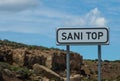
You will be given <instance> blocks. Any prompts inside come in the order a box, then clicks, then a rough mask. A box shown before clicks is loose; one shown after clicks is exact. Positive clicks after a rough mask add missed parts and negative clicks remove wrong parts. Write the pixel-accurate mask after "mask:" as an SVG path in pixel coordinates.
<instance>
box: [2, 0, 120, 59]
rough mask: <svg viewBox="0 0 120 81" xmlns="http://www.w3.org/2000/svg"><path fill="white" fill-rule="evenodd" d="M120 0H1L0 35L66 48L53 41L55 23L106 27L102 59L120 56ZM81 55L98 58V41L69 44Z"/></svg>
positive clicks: (30, 42)
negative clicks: (105, 42) (108, 37)
mask: <svg viewBox="0 0 120 81" xmlns="http://www.w3.org/2000/svg"><path fill="white" fill-rule="evenodd" d="M119 26H120V0H0V39H2V40H3V39H8V40H11V41H16V42H20V43H25V44H29V45H38V46H45V47H49V48H50V47H54V48H60V49H64V50H65V49H66V46H57V45H56V29H57V28H58V27H61V28H63V27H70V28H74V27H77V28H90V27H92V28H93V27H108V28H109V31H110V39H109V41H110V44H109V45H102V59H103V60H120V42H119V40H120V27H119ZM70 47H71V48H70V49H71V51H74V52H77V53H79V54H81V55H82V56H83V58H84V59H97V58H98V53H97V52H98V49H97V45H92V46H91V45H84V46H83V45H78V46H70Z"/></svg>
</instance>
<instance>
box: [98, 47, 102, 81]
mask: <svg viewBox="0 0 120 81" xmlns="http://www.w3.org/2000/svg"><path fill="white" fill-rule="evenodd" d="M98 81H101V45H98Z"/></svg>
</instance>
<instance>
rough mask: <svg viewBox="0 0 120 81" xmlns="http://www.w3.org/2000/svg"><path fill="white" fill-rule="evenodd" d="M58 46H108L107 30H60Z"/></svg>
mask: <svg viewBox="0 0 120 81" xmlns="http://www.w3.org/2000/svg"><path fill="white" fill-rule="evenodd" d="M56 41H57V44H58V45H72V44H96V45H99V44H100V45H101V44H108V43H109V31H108V29H107V28H105V27H103V28H58V29H57V31H56Z"/></svg>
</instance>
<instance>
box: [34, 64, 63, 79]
mask: <svg viewBox="0 0 120 81" xmlns="http://www.w3.org/2000/svg"><path fill="white" fill-rule="evenodd" d="M33 70H34V72H35V73H36V74H42V75H44V76H46V77H47V78H49V79H52V78H55V79H57V80H58V81H63V79H62V78H61V77H60V75H58V74H57V73H55V72H54V71H52V70H50V69H48V68H46V67H45V66H42V65H39V64H34V65H33Z"/></svg>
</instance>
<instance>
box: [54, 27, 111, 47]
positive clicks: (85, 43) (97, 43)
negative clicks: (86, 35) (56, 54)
mask: <svg viewBox="0 0 120 81" xmlns="http://www.w3.org/2000/svg"><path fill="white" fill-rule="evenodd" d="M73 29H74V30H78V29H82V30H86V29H92V30H93V29H105V30H106V31H107V41H105V42H74V43H73V42H64V43H61V42H59V41H58V31H59V30H73ZM56 42H57V43H56V44H57V45H108V44H109V30H108V28H106V27H97V28H58V29H57V31H56Z"/></svg>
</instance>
